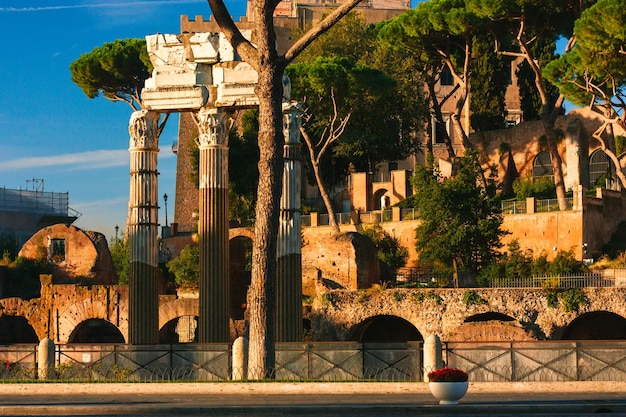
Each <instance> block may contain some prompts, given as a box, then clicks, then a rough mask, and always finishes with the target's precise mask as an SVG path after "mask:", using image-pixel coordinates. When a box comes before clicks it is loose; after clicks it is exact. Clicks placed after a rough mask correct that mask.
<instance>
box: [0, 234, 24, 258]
mask: <svg viewBox="0 0 626 417" xmlns="http://www.w3.org/2000/svg"><path fill="white" fill-rule="evenodd" d="M19 251H20V248H19V244H18V241H17V238H16V237H15V234H13V233H11V232H4V233H0V255H1V256H2V257H3V258H8V259H15V258H17V254H18V252H19Z"/></svg>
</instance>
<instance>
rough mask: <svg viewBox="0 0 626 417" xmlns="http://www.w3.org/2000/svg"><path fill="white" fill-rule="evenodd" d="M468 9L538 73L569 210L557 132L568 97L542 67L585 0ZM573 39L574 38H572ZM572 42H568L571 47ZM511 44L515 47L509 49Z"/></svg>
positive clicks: (477, 1) (500, 44)
mask: <svg viewBox="0 0 626 417" xmlns="http://www.w3.org/2000/svg"><path fill="white" fill-rule="evenodd" d="M466 2H467V5H468V9H469V10H471V11H472V12H473V13H475V14H476V15H478V16H481V17H483V18H485V19H488V21H489V22H490V24H489V25H488V26H486V29H488V30H489V31H490V32H491V33H492V34H493V38H494V41H495V45H496V48H497V50H498V52H499V53H501V54H504V55H507V56H511V57H519V58H522V59H523V60H524V62H525V63H526V64H527V65H528V66H529V67H530V69H531V70H532V72H533V74H534V84H535V89H536V91H537V93H538V94H539V97H540V99H541V112H540V115H541V121H542V125H543V129H544V134H545V136H546V139H547V144H548V150H549V152H550V160H551V162H552V169H553V172H554V184H555V186H556V193H557V200H558V202H559V208H560V209H561V210H565V209H567V200H566V195H565V183H564V180H563V169H562V161H561V156H560V155H559V153H558V149H557V136H556V134H555V132H554V124H555V121H556V117H557V116H558V115H559V114H561V113H562V111H563V101H564V96H563V95H562V94H561V95H559V96H558V97H557V98H556V99H555V98H554V97H553V96H552V95H551V90H550V88H549V83H548V81H547V80H546V79H545V78H544V77H543V74H542V68H543V66H545V64H546V62H545V61H543V60H542V59H541V58H542V57H544V56H545V55H544V54H545V52H546V49H545V46H546V45H550V46H551V50H552V51H554V45H555V43H556V40H557V39H558V38H559V37H561V36H565V37H567V38H570V37H571V36H572V30H573V24H574V20H575V19H576V18H577V17H578V16H580V13H581V12H582V7H583V5H584V2H581V1H580V0H546V1H539V2H538V1H535V0H517V1H514V2H512V1H509V0H466ZM570 39H571V38H570ZM571 44H572V42H568V48H570V47H571ZM508 45H511V46H514V47H511V48H510V49H506V48H507V47H508Z"/></svg>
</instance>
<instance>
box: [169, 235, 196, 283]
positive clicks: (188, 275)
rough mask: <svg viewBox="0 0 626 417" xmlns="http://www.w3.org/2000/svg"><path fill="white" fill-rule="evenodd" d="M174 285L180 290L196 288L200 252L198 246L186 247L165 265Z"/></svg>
mask: <svg viewBox="0 0 626 417" xmlns="http://www.w3.org/2000/svg"><path fill="white" fill-rule="evenodd" d="M167 269H168V270H169V271H170V272H171V273H172V274H174V279H175V281H176V284H177V285H178V286H179V287H182V288H197V287H198V281H199V279H200V250H199V248H198V245H187V246H185V248H184V249H183V250H182V251H180V254H179V255H178V256H177V257H175V258H174V259H172V260H171V261H169V262H168V263H167Z"/></svg>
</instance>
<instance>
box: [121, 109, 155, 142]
mask: <svg viewBox="0 0 626 417" xmlns="http://www.w3.org/2000/svg"><path fill="white" fill-rule="evenodd" d="M159 116H160V115H159V113H157V112H154V111H149V110H139V111H136V112H133V114H132V115H131V116H130V121H129V123H128V133H129V134H130V148H131V149H157V150H158V149H159Z"/></svg>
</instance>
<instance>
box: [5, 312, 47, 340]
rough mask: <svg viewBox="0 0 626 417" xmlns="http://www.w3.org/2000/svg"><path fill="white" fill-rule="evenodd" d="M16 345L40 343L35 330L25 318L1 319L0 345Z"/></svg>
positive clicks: (11, 317) (9, 317)
mask: <svg viewBox="0 0 626 417" xmlns="http://www.w3.org/2000/svg"><path fill="white" fill-rule="evenodd" d="M14 343H39V338H38V337H37V333H35V329H33V326H31V325H30V323H29V322H28V320H26V318H25V317H20V316H2V317H0V345H12V344H14Z"/></svg>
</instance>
